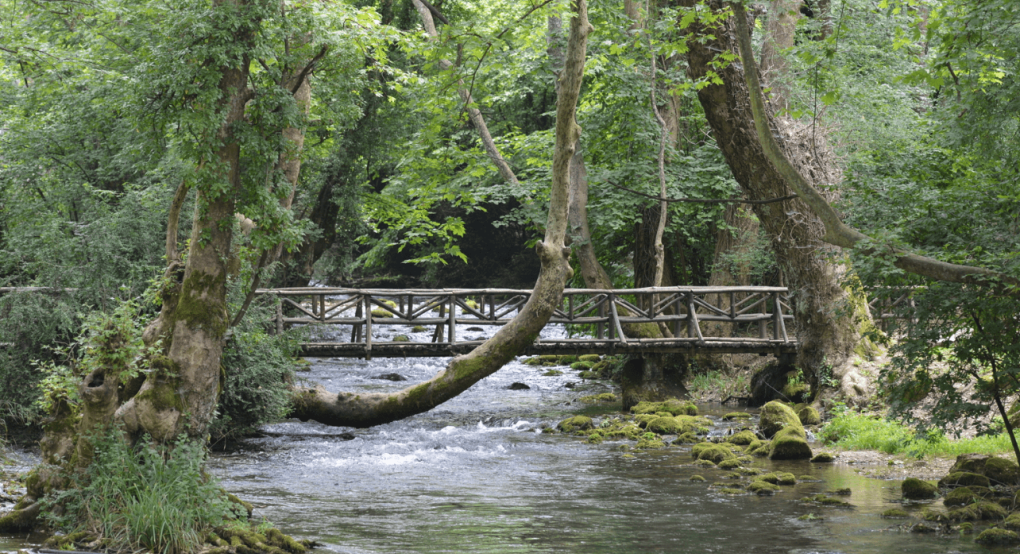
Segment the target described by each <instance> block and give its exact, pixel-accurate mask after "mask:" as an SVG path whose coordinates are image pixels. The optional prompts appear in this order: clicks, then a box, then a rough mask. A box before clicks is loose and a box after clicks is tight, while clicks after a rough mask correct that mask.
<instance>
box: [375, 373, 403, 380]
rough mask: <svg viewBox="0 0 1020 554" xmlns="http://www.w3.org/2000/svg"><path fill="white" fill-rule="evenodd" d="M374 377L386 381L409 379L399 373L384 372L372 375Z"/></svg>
mask: <svg viewBox="0 0 1020 554" xmlns="http://www.w3.org/2000/svg"><path fill="white" fill-rule="evenodd" d="M372 378H373V379H385V380H386V381H407V377H404V376H403V375H401V374H399V373H383V374H381V375H376V376H375V377H372Z"/></svg>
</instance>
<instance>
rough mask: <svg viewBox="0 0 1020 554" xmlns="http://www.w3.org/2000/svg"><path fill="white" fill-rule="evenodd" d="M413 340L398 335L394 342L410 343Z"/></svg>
mask: <svg viewBox="0 0 1020 554" xmlns="http://www.w3.org/2000/svg"><path fill="white" fill-rule="evenodd" d="M410 341H411V339H410V338H409V337H408V336H407V335H397V336H395V337H393V342H410Z"/></svg>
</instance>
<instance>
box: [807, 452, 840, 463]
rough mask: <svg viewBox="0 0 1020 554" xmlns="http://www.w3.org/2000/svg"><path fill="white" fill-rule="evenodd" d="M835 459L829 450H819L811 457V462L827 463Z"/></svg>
mask: <svg viewBox="0 0 1020 554" xmlns="http://www.w3.org/2000/svg"><path fill="white" fill-rule="evenodd" d="M835 459H836V457H835V456H833V455H832V454H831V453H829V452H819V453H818V454H815V457H814V458H811V463H813V464H829V463H832V461H833V460H835Z"/></svg>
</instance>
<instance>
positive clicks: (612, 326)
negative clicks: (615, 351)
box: [606, 293, 616, 340]
mask: <svg viewBox="0 0 1020 554" xmlns="http://www.w3.org/2000/svg"><path fill="white" fill-rule="evenodd" d="M606 302H607V303H608V304H609V325H607V327H609V329H608V331H609V336H608V338H609V340H616V296H615V295H614V294H613V293H609V294H607V295H606Z"/></svg>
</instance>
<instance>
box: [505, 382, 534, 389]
mask: <svg viewBox="0 0 1020 554" xmlns="http://www.w3.org/2000/svg"><path fill="white" fill-rule="evenodd" d="M507 389H508V390H531V387H529V386H528V385H525V384H524V383H511V384H510V386H509V387H507Z"/></svg>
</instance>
